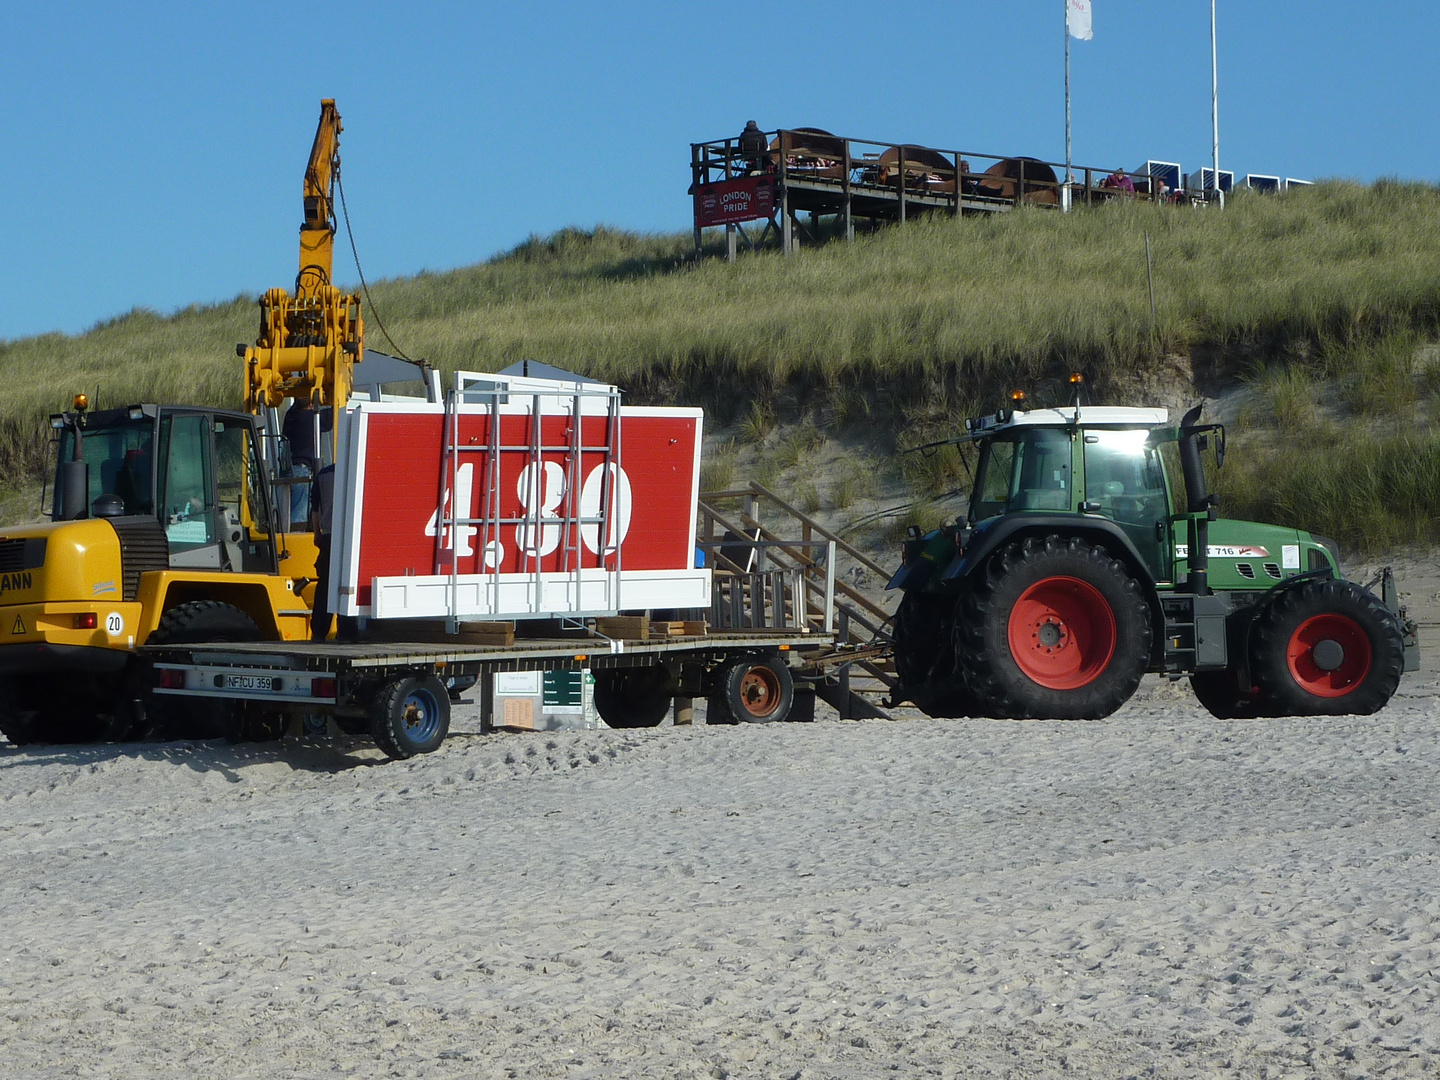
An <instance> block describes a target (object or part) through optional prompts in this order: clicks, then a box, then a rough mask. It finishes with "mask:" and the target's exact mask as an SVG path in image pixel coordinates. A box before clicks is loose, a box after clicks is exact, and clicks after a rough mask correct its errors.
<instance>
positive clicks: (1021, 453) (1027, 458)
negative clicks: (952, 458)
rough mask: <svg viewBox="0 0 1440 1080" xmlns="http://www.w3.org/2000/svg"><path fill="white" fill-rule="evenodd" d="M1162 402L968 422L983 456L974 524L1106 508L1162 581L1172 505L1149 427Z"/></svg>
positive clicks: (1162, 417) (1168, 568) (1157, 420)
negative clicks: (1150, 405) (1013, 516)
mask: <svg viewBox="0 0 1440 1080" xmlns="http://www.w3.org/2000/svg"><path fill="white" fill-rule="evenodd" d="M1165 421H1166V412H1165V410H1164V409H1130V408H1075V409H1038V410H1033V411H1030V412H1019V411H1016V412H1011V413H1008V414H999V415H994V416H988V417H982V418H981V419H980V420H979V421H976V422H974V424H973V426H972V427H971V436H972V438H973V439H975V440H977V441H978V442H979V450H980V456H979V463H978V467H977V469H976V473H975V488H974V493H973V495H972V496H971V499H970V508H969V513H968V522H969V525H970V527H971V528H976V527H979V526H981V525H982V524H983V523H985V522H987V521H990V520H992V519H995V518H999V517H1002V516H1003V515H1006V514H1011V513H1018V512H1026V511H1042V512H1049V513H1061V514H1064V513H1071V514H1075V513H1078V514H1093V515H1098V516H1100V517H1103V518H1108V519H1109V520H1110V521H1112V522H1114V523H1115V524H1116V525H1117V526H1118V527H1119V529H1120V530H1121V532H1122V533H1123V534H1124V535H1125V536H1126V537H1127V538H1128V539H1129V540H1130V542H1131V544H1133V546H1134V548H1135V550H1136V552H1137V554H1138V556H1139V557H1140V559H1141V560H1142V561H1143V562H1144V564H1145V567H1146V569H1148V570H1149V572H1150V574H1151V576H1152V577H1153V578H1154V579H1155V580H1156V581H1169V580H1171V577H1172V562H1173V560H1172V559H1171V558H1169V551H1170V543H1171V533H1172V524H1171V518H1172V516H1173V515H1174V512H1175V506H1174V500H1173V499H1172V496H1171V488H1170V485H1169V483H1168V481H1167V478H1166V473H1165V465H1164V462H1163V460H1162V458H1161V453H1160V443H1159V442H1157V441H1156V440H1154V439H1153V438H1152V433H1154V432H1155V431H1157V429H1160V428H1161V425H1163V424H1164V423H1165Z"/></svg>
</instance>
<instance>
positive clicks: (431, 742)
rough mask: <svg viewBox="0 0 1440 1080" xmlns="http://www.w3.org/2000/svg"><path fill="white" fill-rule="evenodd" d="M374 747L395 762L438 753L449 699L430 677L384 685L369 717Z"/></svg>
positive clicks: (446, 724) (445, 731) (447, 725)
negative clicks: (417, 755) (418, 755)
mask: <svg viewBox="0 0 1440 1080" xmlns="http://www.w3.org/2000/svg"><path fill="white" fill-rule="evenodd" d="M370 719H371V727H370V733H371V734H372V735H373V736H374V737H375V745H376V746H378V747H379V748H380V749H381V750H382V751H384V753H385V755H386V756H387V757H390V758H394V759H396V760H404V759H405V758H412V757H414V756H415V755H416V754H429V753H433V752H434V751H436V750H438V749H440V744H441V743H443V742H444V741H445V736H446V735H447V734H449V732H450V695H449V694H448V693H447V692H446V690H445V684H444V683H442V682H441V681H440V680H439V679H437V678H436V677H435V676H434V675H413V676H410V677H408V678H403V679H395V680H393V681H391V682H388V683H386V684H385V685H384V686H383V687H382V688H381V690H380V695H379V697H377V698H376V700H375V703H374V706H373V711H372V712H371V714H370Z"/></svg>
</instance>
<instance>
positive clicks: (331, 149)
mask: <svg viewBox="0 0 1440 1080" xmlns="http://www.w3.org/2000/svg"><path fill="white" fill-rule="evenodd" d="M342 130H343V128H342V127H341V126H340V113H339V111H338V110H337V109H336V108H335V101H334V99H333V98H326V99H325V100H323V101H322V102H320V123H319V125H318V126H317V127H316V129H315V143H314V145H313V146H311V147H310V164H309V165H307V166H306V168H305V220H304V221H303V222H301V224H300V272H299V274H298V275H297V276H296V278H295V295H296V296H297V297H299V296H310V295H314V293H315V291H316V289H317V288H318V287H319V286H321V285H329V284H330V274H331V271H332V269H333V267H334V262H335V259H334V248H335V206H334V203H333V201H332V198H333V192H334V188H335V177H336V175H337V174H338V173H339V171H340V132H341V131H342Z"/></svg>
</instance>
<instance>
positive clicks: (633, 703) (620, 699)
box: [595, 666, 672, 728]
mask: <svg viewBox="0 0 1440 1080" xmlns="http://www.w3.org/2000/svg"><path fill="white" fill-rule="evenodd" d="M671 696H672V695H671V691H670V673H669V672H667V671H666V670H665V669H664V668H663V667H658V666H657V667H644V668H619V669H616V670H612V671H597V672H596V673H595V711H596V712H598V713H599V714H600V719H601V720H604V721H605V724H606V726H607V727H612V728H642V727H655V726H657V725H658V724H659V723H660V721H662V720H664V719H665V714H666V713H667V712H669V711H670V698H671Z"/></svg>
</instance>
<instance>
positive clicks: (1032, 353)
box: [0, 181, 1440, 546]
mask: <svg viewBox="0 0 1440 1080" xmlns="http://www.w3.org/2000/svg"><path fill="white" fill-rule="evenodd" d="M1147 232H1148V233H1149V236H1150V241H1151V248H1152V254H1153V263H1154V286H1155V316H1154V318H1153V320H1152V317H1151V311H1150V296H1149V289H1148V285H1147V278H1146V264H1145V247H1144V236H1145V234H1146V233H1147ZM690 243H691V241H690V237H689V236H688V234H680V235H669V236H664V235H662V236H636V235H632V234H627V233H620V232H615V231H612V230H607V229H596V230H594V231H580V230H565V231H562V232H560V233H557V234H555V235H553V236H550V237H547V238H532V239H531V240H529V241H527V242H526V243H524V244H522V245H520V246H519V247H517V248H516V249H514V250H513V251H510V252H507V253H505V254H504V255H501V256H499V257H497V258H495V259H493V260H491V261H489V262H486V263H482V264H479V265H476V266H472V267H467V268H465V269H461V270H456V271H452V272H448V273H442V274H421V275H419V276H417V277H414V278H408V279H403V280H393V281H384V282H380V283H378V284H376V285H375V286H374V288H373V289H372V296H373V300H374V306H375V309H376V310H378V313H379V315H380V317H381V318H383V320H384V322H385V324H386V326H387V327H388V329H389V331H390V332H391V334H393V336H394V338H395V340H396V342H397V343H398V345H399V346H400V348H401V349H402V350H403V351H404V352H406V353H407V354H409V355H411V356H419V357H426V358H428V359H429V360H431V361H432V362H433V363H436V364H438V365H439V366H440V367H442V368H443V369H446V370H450V369H454V368H457V367H464V368H477V369H482V370H483V369H494V368H498V367H502V366H504V365H506V364H508V363H511V362H513V361H515V360H518V359H521V358H525V357H530V358H535V359H540V360H544V361H547V362H550V363H555V364H559V365H561V366H565V367H569V368H571V369H573V370H577V371H581V372H584V373H587V374H592V375H596V376H599V377H602V378H607V379H612V380H614V381H616V382H618V383H620V384H621V385H624V386H626V387H627V388H629V389H630V390H631V391H632V397H633V398H634V399H638V400H676V401H687V402H697V403H700V404H703V405H705V406H707V407H708V408H710V409H712V410H714V411H716V412H717V413H718V414H719V419H720V420H722V421H723V422H728V423H744V422H750V423H754V422H757V421H759V422H764V420H765V417H764V415H763V414H764V413H766V412H768V414H769V416H770V417H772V418H773V417H776V416H779V417H780V418H782V419H793V418H794V417H796V416H799V415H801V414H806V415H808V416H809V417H810V418H811V419H812V420H813V421H814V422H815V423H818V424H820V425H821V426H822V427H833V426H834V425H836V424H843V423H845V422H847V421H853V420H857V419H861V418H865V417H869V418H872V420H882V421H883V423H879V424H875V425H874V427H875V429H876V430H877V431H881V432H888V433H889V434H888V435H886V434H883V433H882V434H880V435H877V436H876V439H877V441H878V442H879V443H881V444H884V443H886V442H887V441H888V442H892V443H893V442H894V441H896V440H897V437H898V441H899V442H901V443H905V442H906V441H908V436H909V434H910V433H912V432H919V433H927V434H928V433H934V432H940V431H944V430H946V428H947V426H948V425H949V424H951V423H953V421H954V418H955V417H956V416H958V415H960V414H962V413H964V412H967V411H970V410H972V409H975V408H987V407H990V406H992V405H993V404H994V403H995V402H996V401H998V400H1000V397H1001V394H1002V392H1003V391H1004V390H1006V389H1008V388H1009V387H1012V386H1016V385H1027V386H1031V387H1035V386H1037V385H1038V386H1039V387H1040V393H1039V399H1040V400H1042V401H1043V400H1044V398H1045V396H1046V393H1047V391H1046V389H1045V388H1046V387H1047V386H1049V387H1058V386H1059V385H1060V377H1061V376H1063V375H1064V374H1065V373H1068V372H1069V371H1070V370H1072V369H1075V368H1079V369H1082V370H1085V371H1086V372H1087V373H1088V375H1089V378H1090V382H1091V385H1092V388H1093V390H1094V392H1095V394H1096V396H1097V397H1098V398H1100V399H1101V400H1110V401H1115V402H1119V401H1122V400H1132V401H1133V400H1134V395H1135V393H1136V390H1135V388H1136V387H1137V386H1143V385H1146V383H1147V380H1148V379H1150V378H1151V377H1152V376H1153V373H1154V372H1155V371H1157V370H1159V369H1161V368H1164V367H1166V366H1167V365H1169V366H1170V367H1173V366H1174V362H1173V358H1175V357H1179V358H1182V359H1188V357H1190V356H1191V355H1192V354H1194V355H1202V354H1203V355H1204V356H1205V357H1207V358H1209V364H1208V368H1207V370H1206V372H1205V373H1204V374H1205V376H1206V378H1208V379H1210V380H1212V383H1214V384H1215V385H1219V384H1221V383H1223V382H1225V381H1226V380H1229V381H1231V382H1233V381H1236V380H1240V381H1248V382H1249V383H1250V385H1251V386H1252V387H1253V388H1254V389H1255V391H1256V394H1255V398H1256V401H1257V402H1258V403H1259V404H1258V405H1257V407H1255V408H1253V409H1252V411H1251V415H1250V416H1249V417H1248V418H1247V419H1246V422H1244V423H1242V424H1241V425H1240V426H1239V428H1237V431H1236V432H1235V434H1236V435H1237V439H1236V440H1235V442H1236V453H1235V455H1234V459H1233V462H1232V464H1231V466H1230V467H1229V468H1227V469H1226V470H1225V476H1224V477H1223V478H1222V486H1223V489H1224V490H1225V491H1226V493H1227V495H1228V497H1229V500H1230V501H1229V503H1228V504H1227V509H1228V511H1229V512H1232V513H1247V514H1254V515H1255V516H1261V517H1265V516H1270V517H1285V518H1288V519H1289V520H1297V521H1298V520H1304V521H1306V522H1310V521H1311V520H1312V518H1316V519H1323V520H1324V522H1325V524H1323V525H1322V524H1320V523H1319V522H1318V521H1317V522H1316V524H1315V527H1316V528H1318V529H1320V530H1321V531H1327V530H1328V531H1329V533H1330V534H1331V535H1337V536H1338V537H1339V538H1342V539H1347V540H1350V541H1352V542H1360V543H1362V544H1365V545H1371V546H1373V545H1375V544H1376V543H1378V542H1379V541H1376V540H1375V539H1374V538H1375V536H1376V535H1381V536H1383V537H1384V538H1385V539H1384V541H1383V543H1394V542H1399V541H1402V540H1406V539H1428V538H1433V537H1434V536H1435V535H1436V530H1437V528H1440V526H1437V520H1436V512H1437V509H1440V477H1437V475H1436V469H1435V468H1434V467H1433V466H1431V465H1426V464H1424V463H1425V462H1429V461H1432V460H1433V459H1434V458H1435V457H1436V455H1437V450H1436V447H1437V446H1440V442H1437V437H1436V435H1435V433H1434V429H1433V428H1432V426H1431V420H1432V409H1431V405H1432V403H1433V401H1434V396H1435V392H1436V387H1437V384H1440V367H1437V366H1436V362H1435V361H1434V360H1431V359H1427V357H1428V354H1427V353H1426V352H1425V350H1424V349H1423V348H1422V346H1423V345H1424V343H1425V342H1428V341H1433V340H1435V339H1436V337H1437V327H1440V191H1437V189H1436V188H1434V187H1432V186H1429V185H1421V184H1408V183H1400V182H1396V181H1381V182H1379V183H1377V184H1375V185H1373V186H1370V187H1363V186H1360V185H1355V184H1349V183H1327V184H1321V185H1317V186H1316V187H1314V188H1311V189H1306V190H1302V191H1297V192H1292V193H1289V194H1287V195H1285V196H1284V197H1280V198H1273V197H1260V196H1248V195H1247V194H1241V195H1239V196H1237V197H1235V198H1234V199H1232V200H1231V202H1230V204H1229V205H1228V207H1227V209H1226V210H1225V212H1224V213H1219V212H1214V211H1192V210H1187V209H1179V208H1174V207H1156V206H1150V205H1142V204H1134V203H1124V204H1121V203H1115V204H1110V205H1106V206H1102V207H1097V208H1093V209H1089V210H1084V211H1082V212H1077V213H1074V214H1070V215H1060V214H1055V213H1051V212H1045V211H1039V210H1025V211H1021V212H1018V213H1014V214H1007V215H996V216H995V217H993V218H983V219H982V218H967V219H965V220H963V221H958V222H957V221H953V220H950V219H935V220H931V221H924V222H915V223H911V224H908V225H907V226H905V227H904V228H890V229H883V230H880V231H878V232H876V233H874V234H872V235H868V236H863V237H861V238H859V239H858V240H857V241H856V242H855V243H854V244H853V245H849V244H844V243H832V244H829V245H826V246H824V247H821V248H817V249H810V250H805V251H802V252H800V253H798V254H796V255H795V256H793V257H791V258H788V259H787V258H785V257H784V256H782V255H780V254H779V253H778V252H774V251H769V252H762V253H760V254H757V255H746V256H743V257H742V258H741V259H740V260H738V261H737V262H736V263H734V264H727V263H725V262H724V261H723V260H721V259H704V260H700V261H698V262H696V261H694V260H693V259H691V258H690V257H689V255H690ZM269 284H273V283H271V282H257V283H256V285H257V287H261V286H267V285H269ZM373 315H374V312H371V313H370V314H369V316H368V318H369V321H368V327H369V333H368V335H367V336H368V342H369V344H370V345H371V346H372V347H374V348H378V349H381V350H384V351H390V350H389V346H388V343H387V342H386V341H385V339H384V337H383V336H382V335H381V334H380V332H379V328H378V326H377V324H376V321H375V319H374V317H373ZM256 323H257V314H256V309H255V306H254V302H253V298H247V297H241V298H237V299H236V300H235V301H232V302H230V303H227V304H222V305H217V306H214V307H203V308H191V309H187V310H185V311H182V312H179V313H177V314H176V315H174V316H171V317H160V316H157V315H155V314H153V313H149V312H144V311H137V312H132V313H130V314H129V315H126V316H122V317H120V318H117V319H115V320H112V321H110V322H108V323H105V324H102V325H100V326H97V327H95V328H94V329H93V330H91V331H89V332H88V333H86V334H82V335H79V336H75V337H65V336H60V335H47V336H44V337H39V338H29V339H24V340H18V341H11V342H0V378H3V379H4V380H5V382H6V385H7V387H8V389H9V392H8V393H7V394H6V395H5V398H4V400H3V402H0V468H3V470H4V475H5V476H6V477H7V478H10V479H11V480H12V482H13V481H14V479H15V478H17V477H21V476H24V475H26V474H28V473H30V472H32V471H33V469H34V468H35V464H36V462H37V460H38V452H37V448H38V447H39V446H40V445H41V439H42V438H43V434H42V418H43V416H44V414H46V413H48V412H50V411H53V410H54V409H55V408H57V407H59V406H60V405H61V404H63V403H64V402H65V401H66V400H68V398H69V395H70V394H72V393H74V392H75V391H77V390H81V389H83V390H86V391H90V392H93V391H94V389H95V388H96V386H99V387H100V390H101V396H102V398H103V400H104V401H105V402H108V403H111V404H114V403H118V402H120V401H122V400H124V401H132V400H141V399H157V398H158V399H163V400H179V401H207V402H216V403H224V404H234V403H235V402H236V401H238V400H239V382H238V380H239V370H238V364H237V362H236V360H235V357H234V345H235V343H236V342H239V341H248V340H251V339H253V337H254V334H255V329H256ZM1167 358H1172V359H1167ZM1051 392H1052V393H1054V394H1058V393H1059V390H1058V389H1055V390H1053V391H1051ZM1032 400H1034V398H1032ZM757 412H758V413H759V414H762V415H758V416H757ZM1246 443H1250V444H1253V446H1252V448H1251V449H1246V447H1245V445H1244V444H1246ZM883 448H886V449H888V447H883ZM1252 451H1253V452H1252ZM1346 455H1350V456H1349V457H1347V456H1346ZM1247 457H1248V458H1250V459H1251V462H1252V463H1251V464H1250V465H1246V466H1242V459H1245V458H1247ZM1298 462H1303V463H1304V464H1305V467H1304V468H1297V467H1296V465H1297V463H1298ZM1340 462H1344V463H1345V467H1344V468H1343V470H1342V469H1338V468H1337V463H1340ZM1306 470H1316V471H1315V472H1314V473H1313V475H1312V473H1311V472H1307V471H1306ZM911 471H912V472H913V469H912V470H911ZM922 471H923V470H922ZM1392 474H1394V475H1392ZM1402 474H1403V475H1402ZM1365 478H1368V479H1365ZM911 479H912V480H913V481H915V482H916V483H923V482H924V478H923V476H921V477H916V476H913V475H912V476H911ZM1322 480H1323V482H1322ZM1277 492H1278V493H1284V492H1290V493H1291V494H1282V495H1281V497H1280V498H1279V499H1276V498H1275V497H1274V495H1275V493H1277ZM1322 493H1323V494H1322ZM1362 496H1364V497H1362ZM1377 498H1378V499H1380V500H1381V505H1382V506H1383V508H1384V510H1385V515H1384V517H1385V520H1386V521H1387V522H1389V524H1387V525H1386V526H1385V527H1384V528H1383V529H1381V530H1379V533H1378V534H1377V533H1376V531H1375V529H1374V528H1372V527H1371V526H1372V524H1373V522H1372V517H1373V515H1372V514H1371V512H1370V511H1369V510H1365V511H1363V512H1357V510H1356V508H1359V507H1362V506H1371V505H1373V501H1370V500H1373V499H1377ZM1281 507H1284V509H1283V511H1282V509H1281ZM1306 515H1308V516H1306ZM1392 519H1393V520H1392Z"/></svg>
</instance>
